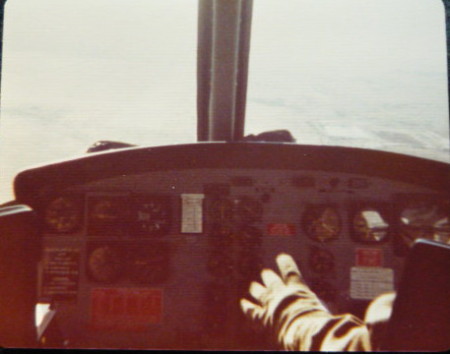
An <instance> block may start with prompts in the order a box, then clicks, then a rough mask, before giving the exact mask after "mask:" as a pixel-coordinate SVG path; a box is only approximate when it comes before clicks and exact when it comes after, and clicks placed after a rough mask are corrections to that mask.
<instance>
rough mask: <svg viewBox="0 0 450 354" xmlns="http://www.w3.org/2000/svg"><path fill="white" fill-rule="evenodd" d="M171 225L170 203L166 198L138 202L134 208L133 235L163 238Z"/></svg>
mask: <svg viewBox="0 0 450 354" xmlns="http://www.w3.org/2000/svg"><path fill="white" fill-rule="evenodd" d="M170 225H171V212H170V204H169V201H168V200H166V199H164V198H147V199H146V200H142V199H141V200H136V201H135V203H134V207H133V220H132V226H131V229H132V233H133V234H138V235H145V236H162V235H165V234H167V233H168V231H169V229H170Z"/></svg>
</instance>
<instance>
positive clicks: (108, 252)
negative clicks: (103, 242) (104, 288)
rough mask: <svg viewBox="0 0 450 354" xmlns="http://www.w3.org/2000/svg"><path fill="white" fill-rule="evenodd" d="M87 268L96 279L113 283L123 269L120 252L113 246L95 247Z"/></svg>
mask: <svg viewBox="0 0 450 354" xmlns="http://www.w3.org/2000/svg"><path fill="white" fill-rule="evenodd" d="M87 269H88V274H89V275H90V277H91V278H92V279H93V280H95V281H98V282H105V283H111V282H113V281H115V280H117V279H118V278H119V275H120V271H121V269H122V259H121V255H120V252H119V251H118V250H117V249H116V248H115V247H112V246H100V247H97V248H95V249H94V250H93V251H92V252H91V253H90V254H89V258H88V267H87Z"/></svg>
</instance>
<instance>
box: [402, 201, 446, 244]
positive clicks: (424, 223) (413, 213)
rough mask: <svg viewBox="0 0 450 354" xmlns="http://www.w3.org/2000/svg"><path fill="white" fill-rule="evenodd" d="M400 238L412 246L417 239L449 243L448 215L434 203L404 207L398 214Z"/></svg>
mask: <svg viewBox="0 0 450 354" xmlns="http://www.w3.org/2000/svg"><path fill="white" fill-rule="evenodd" d="M399 231H400V236H401V238H402V239H403V241H404V242H405V243H406V244H407V245H408V246H412V244H413V242H414V241H415V240H416V239H418V238H426V239H430V240H434V241H438V242H442V243H450V215H449V212H448V210H447V211H446V210H445V208H443V207H442V206H440V205H438V204H435V203H426V202H423V203H416V204H413V205H411V206H407V207H405V208H404V209H403V210H402V211H401V214H400V230H399Z"/></svg>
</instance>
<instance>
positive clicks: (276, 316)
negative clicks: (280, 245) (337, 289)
mask: <svg viewBox="0 0 450 354" xmlns="http://www.w3.org/2000/svg"><path fill="white" fill-rule="evenodd" d="M276 262H277V265H278V268H279V272H280V274H279V275H278V274H277V273H275V272H274V271H272V270H271V269H264V270H263V271H262V272H261V279H262V284H261V283H257V282H252V283H251V284H250V289H249V292H250V295H251V296H252V297H253V299H254V300H253V301H249V300H247V299H241V308H242V311H243V312H244V313H245V314H246V315H247V316H248V317H250V318H252V319H253V320H255V321H258V322H261V323H262V324H263V325H264V326H266V327H267V326H269V327H272V326H275V327H278V328H277V329H279V325H280V324H281V323H280V316H282V310H283V309H285V308H287V307H291V306H290V305H291V304H292V303H293V302H295V303H296V306H295V313H296V314H297V315H300V314H301V313H303V312H305V311H307V312H311V311H317V310H319V311H327V309H326V308H325V307H324V306H323V305H322V303H321V302H320V301H319V299H318V298H317V296H316V295H315V294H314V293H313V292H312V291H311V290H310V289H309V287H308V286H307V285H306V284H305V283H304V281H303V278H302V275H301V273H300V270H299V269H298V267H297V264H296V263H295V261H294V260H293V259H292V257H291V256H290V255H288V254H285V253H282V254H279V255H278V256H277V258H276ZM299 299H301V300H302V301H298V300H299Z"/></svg>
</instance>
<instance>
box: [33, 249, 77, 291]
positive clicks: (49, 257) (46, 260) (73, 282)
mask: <svg viewBox="0 0 450 354" xmlns="http://www.w3.org/2000/svg"><path fill="white" fill-rule="evenodd" d="M79 262H80V250H79V249H78V248H73V247H46V248H45V249H44V257H43V279H42V289H41V296H43V297H49V298H52V299H58V300H68V299H74V298H75V297H76V295H77V291H78V278H79Z"/></svg>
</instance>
